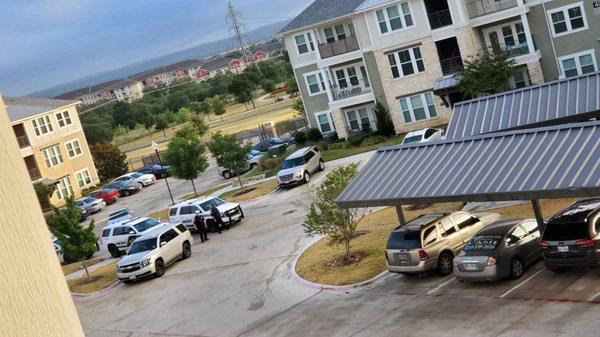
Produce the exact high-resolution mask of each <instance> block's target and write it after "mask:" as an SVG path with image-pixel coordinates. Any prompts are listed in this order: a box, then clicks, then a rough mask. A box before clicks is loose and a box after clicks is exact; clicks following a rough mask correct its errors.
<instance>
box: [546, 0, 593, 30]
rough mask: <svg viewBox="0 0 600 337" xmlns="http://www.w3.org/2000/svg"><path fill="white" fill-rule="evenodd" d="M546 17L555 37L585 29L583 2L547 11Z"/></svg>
mask: <svg viewBox="0 0 600 337" xmlns="http://www.w3.org/2000/svg"><path fill="white" fill-rule="evenodd" d="M548 16H549V17H550V22H551V23H552V34H553V35H554V36H555V37H557V36H561V35H566V34H570V33H575V32H578V31H582V30H586V29H587V21H586V18H585V10H584V9H583V2H579V3H576V4H574V5H567V6H564V7H560V8H555V9H552V10H549V11H548Z"/></svg>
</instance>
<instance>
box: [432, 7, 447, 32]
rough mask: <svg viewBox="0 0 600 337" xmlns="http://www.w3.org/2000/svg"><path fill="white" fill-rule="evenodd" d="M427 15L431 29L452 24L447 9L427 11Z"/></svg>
mask: <svg viewBox="0 0 600 337" xmlns="http://www.w3.org/2000/svg"><path fill="white" fill-rule="evenodd" d="M427 17H428V18H429V26H431V29H432V30H433V29H438V28H442V27H446V26H450V25H452V15H450V10H449V9H444V10H441V11H437V12H434V13H428V14H427Z"/></svg>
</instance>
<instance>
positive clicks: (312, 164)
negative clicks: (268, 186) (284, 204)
mask: <svg viewBox="0 0 600 337" xmlns="http://www.w3.org/2000/svg"><path fill="white" fill-rule="evenodd" d="M324 169H325V161H324V160H323V158H322V157H321V151H319V149H318V148H317V147H316V146H314V147H305V148H302V149H300V150H297V151H296V152H294V153H292V154H291V155H289V156H288V157H287V158H285V160H284V161H283V163H281V171H279V173H277V180H278V181H279V186H282V187H283V186H290V185H294V184H302V183H307V182H309V181H310V175H311V174H313V173H314V172H316V171H323V170H324Z"/></svg>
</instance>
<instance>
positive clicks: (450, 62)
mask: <svg viewBox="0 0 600 337" xmlns="http://www.w3.org/2000/svg"><path fill="white" fill-rule="evenodd" d="M440 65H441V66H442V74H444V76H446V75H450V74H456V73H460V72H462V71H463V69H464V66H463V61H462V57H460V56H455V57H450V58H447V59H442V60H440Z"/></svg>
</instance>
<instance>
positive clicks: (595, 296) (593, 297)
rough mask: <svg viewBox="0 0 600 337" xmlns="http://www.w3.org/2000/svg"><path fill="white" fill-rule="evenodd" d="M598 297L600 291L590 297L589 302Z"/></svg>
mask: <svg viewBox="0 0 600 337" xmlns="http://www.w3.org/2000/svg"><path fill="white" fill-rule="evenodd" d="M598 297H600V291H599V292H597V293H596V294H595V295H594V296H592V297H590V298H589V299H588V302H593V301H594V300H595V299H597V298H598Z"/></svg>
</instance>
